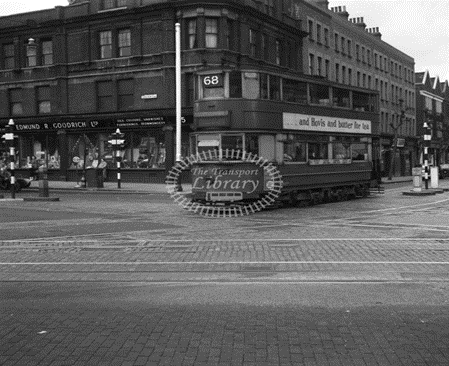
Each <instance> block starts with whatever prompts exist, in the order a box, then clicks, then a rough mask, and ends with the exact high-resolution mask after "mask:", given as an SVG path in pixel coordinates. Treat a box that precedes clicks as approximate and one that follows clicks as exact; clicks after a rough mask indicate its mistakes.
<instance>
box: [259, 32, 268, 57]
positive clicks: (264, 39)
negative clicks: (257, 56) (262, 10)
mask: <svg viewBox="0 0 449 366" xmlns="http://www.w3.org/2000/svg"><path fill="white" fill-rule="evenodd" d="M260 48H261V50H260V52H261V53H262V58H263V59H264V60H266V59H267V55H268V52H267V51H268V37H267V35H266V34H263V33H262V35H261V38H260Z"/></svg>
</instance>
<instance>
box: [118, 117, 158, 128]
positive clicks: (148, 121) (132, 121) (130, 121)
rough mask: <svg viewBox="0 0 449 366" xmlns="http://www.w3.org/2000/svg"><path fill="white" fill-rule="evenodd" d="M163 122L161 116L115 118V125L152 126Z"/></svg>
mask: <svg viewBox="0 0 449 366" xmlns="http://www.w3.org/2000/svg"><path fill="white" fill-rule="evenodd" d="M164 124H165V119H164V117H162V116H156V117H135V118H119V119H117V127H153V126H161V125H164Z"/></svg>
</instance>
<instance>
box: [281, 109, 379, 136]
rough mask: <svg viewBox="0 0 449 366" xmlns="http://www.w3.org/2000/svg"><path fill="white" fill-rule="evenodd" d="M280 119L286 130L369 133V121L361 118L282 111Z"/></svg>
mask: <svg viewBox="0 0 449 366" xmlns="http://www.w3.org/2000/svg"><path fill="white" fill-rule="evenodd" d="M282 120H283V127H284V129H286V130H300V131H321V132H345V133H356V134H360V133H361V134H371V121H368V120H363V119H348V118H340V117H329V116H310V115H307V114H299V113H284V114H283V119H282Z"/></svg>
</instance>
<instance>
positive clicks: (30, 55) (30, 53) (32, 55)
mask: <svg viewBox="0 0 449 366" xmlns="http://www.w3.org/2000/svg"><path fill="white" fill-rule="evenodd" d="M25 47H26V65H27V67H33V66H37V46H36V45H34V46H30V45H28V41H27V43H26V45H25Z"/></svg>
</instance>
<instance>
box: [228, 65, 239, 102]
mask: <svg viewBox="0 0 449 366" xmlns="http://www.w3.org/2000/svg"><path fill="white" fill-rule="evenodd" d="M241 97H242V73H241V72H240V71H231V72H230V73H229V98H241Z"/></svg>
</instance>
